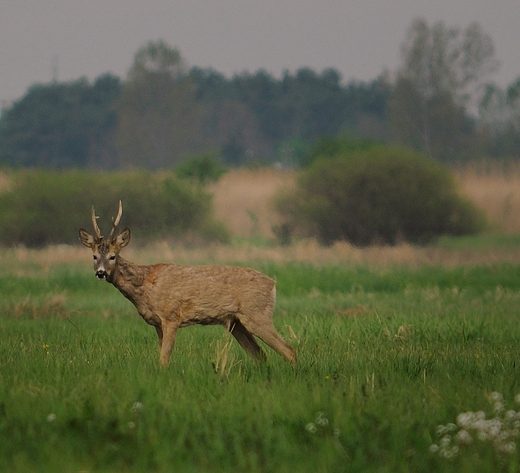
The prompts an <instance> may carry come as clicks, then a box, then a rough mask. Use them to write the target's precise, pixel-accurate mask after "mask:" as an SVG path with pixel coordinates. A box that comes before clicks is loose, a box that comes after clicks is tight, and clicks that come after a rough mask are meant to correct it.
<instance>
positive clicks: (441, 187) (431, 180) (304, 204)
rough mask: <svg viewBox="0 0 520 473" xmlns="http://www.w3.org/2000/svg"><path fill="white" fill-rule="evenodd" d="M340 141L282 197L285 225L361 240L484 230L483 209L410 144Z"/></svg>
mask: <svg viewBox="0 0 520 473" xmlns="http://www.w3.org/2000/svg"><path fill="white" fill-rule="evenodd" d="M338 142H339V143H338V144H337V145H336V146H332V145H330V144H329V145H328V146H327V147H325V149H324V152H325V154H324V155H322V156H321V157H317V158H315V161H314V163H313V164H312V165H311V166H310V167H309V168H307V169H306V170H305V171H303V172H302V173H301V175H300V176H299V178H298V181H297V187H296V189H295V190H294V191H293V190H290V191H286V190H284V192H283V194H282V195H281V196H279V197H278V201H277V207H278V210H279V211H280V213H281V214H282V216H283V217H284V218H285V223H284V224H283V225H285V227H284V228H288V229H290V230H292V231H294V232H295V233H300V234H302V233H303V234H304V235H306V236H312V237H315V238H317V239H318V240H319V241H320V242H322V243H325V244H330V243H333V242H334V241H338V240H347V241H349V242H351V243H353V244H355V245H360V246H365V245H370V244H374V243H380V244H391V245H393V244H395V243H398V242H402V241H408V242H412V243H426V242H429V241H431V240H432V239H434V238H436V237H439V236H442V235H468V234H473V233H476V232H478V231H480V230H482V229H483V227H484V216H483V214H482V213H481V212H479V211H478V210H477V208H476V207H475V206H474V205H473V204H471V203H470V202H469V201H468V200H466V199H464V198H462V197H461V196H460V195H459V193H458V191H457V187H456V182H455V179H454V177H453V176H452V174H451V173H450V172H449V171H448V170H447V169H445V168H444V167H442V166H441V165H439V164H438V163H436V162H434V161H432V160H430V159H427V158H425V157H424V156H423V155H421V154H419V153H415V152H410V151H408V150H406V149H401V148H395V147H394V148H392V147H387V146H384V145H374V144H370V143H369V144H363V143H362V145H363V146H361V145H359V147H358V146H354V147H349V146H348V143H347V144H345V145H342V144H341V141H340V140H338ZM355 144H356V143H355ZM356 145H357V144H356ZM328 148H330V151H328ZM351 149H352V150H351ZM278 233H281V232H278Z"/></svg>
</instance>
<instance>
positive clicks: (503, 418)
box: [430, 391, 520, 459]
mask: <svg viewBox="0 0 520 473" xmlns="http://www.w3.org/2000/svg"><path fill="white" fill-rule="evenodd" d="M490 398H491V402H492V403H493V410H494V412H495V417H494V418H492V419H487V418H486V414H485V412H483V411H478V412H462V413H461V414H459V415H458V416H457V425H455V424H447V425H439V426H438V427H437V430H436V434H437V437H438V438H439V440H438V442H437V443H434V444H433V445H430V452H432V453H437V454H439V455H440V456H441V457H443V458H447V459H451V458H453V457H455V456H456V455H457V454H458V453H459V452H460V448H461V446H464V445H469V444H471V443H473V441H474V440H475V439H477V440H479V441H481V442H490V443H491V444H492V445H493V447H494V449H495V451H496V452H498V453H500V454H511V453H513V452H514V451H515V450H516V439H517V437H519V436H520V408H519V409H518V410H516V411H515V410H513V409H509V410H506V407H505V404H504V398H503V396H502V394H501V393H499V392H496V391H495V392H493V393H491V396H490ZM515 402H516V403H517V404H520V394H517V395H516V397H515Z"/></svg>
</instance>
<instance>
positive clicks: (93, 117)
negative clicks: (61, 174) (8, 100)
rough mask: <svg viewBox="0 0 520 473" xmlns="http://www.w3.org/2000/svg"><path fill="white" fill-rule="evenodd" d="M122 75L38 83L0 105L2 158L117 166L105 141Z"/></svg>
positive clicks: (14, 161)
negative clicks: (15, 98)
mask: <svg viewBox="0 0 520 473" xmlns="http://www.w3.org/2000/svg"><path fill="white" fill-rule="evenodd" d="M120 91H121V83H120V80H119V79H118V78H117V77H115V76H112V75H109V74H106V75H103V76H100V77H99V78H98V79H96V80H95V81H94V83H93V84H90V83H89V82H88V81H87V80H86V79H80V80H77V81H74V82H67V83H51V84H39V85H34V86H33V87H31V88H30V89H29V90H28V92H27V94H26V95H25V96H24V97H22V98H21V99H20V100H18V101H16V102H15V103H13V105H12V106H11V107H9V108H7V109H5V110H3V111H2V115H1V118H0V163H1V164H6V165H10V166H17V167H24V166H28V167H34V166H42V167H54V168H63V167H92V168H99V167H115V166H116V165H117V155H116V152H115V150H114V148H113V146H110V145H109V143H110V142H111V140H112V136H113V133H114V130H115V126H116V122H117V117H116V113H115V111H114V103H115V101H116V100H117V98H118V97H119V94H120Z"/></svg>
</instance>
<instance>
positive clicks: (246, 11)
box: [0, 0, 520, 104]
mask: <svg viewBox="0 0 520 473" xmlns="http://www.w3.org/2000/svg"><path fill="white" fill-rule="evenodd" d="M417 17H423V18H425V19H426V20H427V21H428V23H429V24H433V23H434V22H436V21H439V20H442V21H444V22H445V24H446V25H448V26H459V27H461V28H465V27H466V26H468V25H469V24H470V23H471V22H473V21H478V22H479V23H480V24H481V25H482V28H483V29H484V31H485V32H486V33H488V34H489V35H490V36H491V37H492V39H493V41H494V44H495V48H496V57H497V59H498V60H499V61H500V64H501V67H500V69H499V71H498V73H496V74H495V75H494V76H493V77H491V78H490V79H493V80H494V81H496V82H497V83H498V84H499V85H500V86H502V87H504V86H506V85H509V84H511V83H512V82H513V81H514V80H516V79H517V78H518V77H520V58H519V55H518V45H520V28H519V27H518V25H519V24H520V2H518V1H516V2H511V1H504V0H498V1H496V2H493V3H491V2H488V1H486V0H473V1H471V0H458V1H457V0H452V1H447V0H438V1H437V2H435V4H433V2H431V1H426V0H395V1H393V2H388V1H384V0H377V1H374V0H372V1H370V0H368V1H366V2H363V3H358V2H354V1H352V0H348V1H339V0H331V1H329V2H326V3H325V2H320V1H317V0H300V1H297V0H285V1H284V2H278V1H276V0H264V1H263V2H254V1H247V2H245V1H239V0H220V1H215V0H193V1H190V2H189V3H188V2H186V3H184V2H183V3H180V2H179V3H177V2H171V1H168V0H152V1H150V2H146V3H141V2H138V1H136V0H130V1H129V0H125V1H123V0H88V1H87V0H75V1H74V2H66V1H64V0H41V1H39V2H34V1H31V0H18V1H17V2H16V3H14V2H13V3H10V2H9V3H7V2H3V3H2V4H1V5H0V103H4V104H6V103H8V102H9V101H12V100H15V99H17V98H20V97H21V96H23V95H24V93H25V92H26V90H27V88H28V87H30V86H31V85H33V84H35V83H48V82H50V81H51V80H52V79H57V80H58V81H69V80H75V79H79V78H81V77H87V78H88V79H90V80H92V79H94V78H96V77H98V76H99V75H101V74H103V73H107V72H109V73H112V74H115V75H117V76H119V77H121V78H125V77H126V74H127V71H128V69H129V68H130V66H131V64H132V61H133V56H134V54H135V53H136V51H137V50H138V49H139V48H140V47H142V46H143V45H145V44H146V43H147V42H148V41H155V40H159V39H162V40H164V41H165V42H166V43H168V44H169V45H170V46H172V47H176V48H178V49H179V51H180V52H181V54H182V56H183V58H184V59H185V60H186V61H187V63H188V65H189V66H190V67H192V66H198V67H202V68H208V67H211V68H213V69H215V70H216V71H218V72H220V73H223V74H225V75H226V76H228V77H230V76H232V75H233V74H237V73H240V72H243V71H248V72H255V71H257V70H259V69H264V70H266V71H267V72H269V73H270V74H273V75H274V76H276V77H279V76H280V75H281V74H282V72H283V71H284V70H289V71H291V72H293V71H295V70H297V69H299V68H301V67H310V68H312V69H314V70H316V71H318V72H320V71H322V70H323V69H326V68H329V67H332V68H335V69H337V70H338V71H339V72H340V73H341V74H342V77H343V81H344V82H348V81H351V80H361V81H370V80H373V79H376V78H377V77H378V75H380V74H381V73H383V72H384V71H385V70H388V71H395V69H396V68H397V67H398V65H399V60H400V46H401V44H402V42H403V41H404V39H405V37H406V31H407V28H408V27H409V26H410V23H411V21H412V20H413V19H414V18H417Z"/></svg>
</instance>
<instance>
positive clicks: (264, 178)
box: [209, 168, 295, 238]
mask: <svg viewBox="0 0 520 473" xmlns="http://www.w3.org/2000/svg"><path fill="white" fill-rule="evenodd" d="M294 176H295V173H294V172H291V171H277V170H275V169H271V168H260V169H234V170H232V171H230V172H229V173H227V174H225V175H224V176H223V177H222V178H221V179H220V180H219V181H218V182H217V183H216V184H214V185H213V186H211V187H210V188H209V191H210V192H212V193H213V194H214V197H213V202H214V204H215V213H216V217H217V218H218V219H220V220H222V221H223V222H224V223H225V224H226V226H227V227H228V229H229V230H230V231H231V233H232V234H233V235H236V236H238V237H245V238H249V237H268V238H271V237H273V232H272V227H273V226H274V225H276V224H278V223H279V217H278V215H277V214H276V212H275V211H274V210H273V208H272V206H271V200H272V197H273V196H274V195H275V194H276V192H278V190H279V189H281V188H283V187H287V186H292V185H293V184H294Z"/></svg>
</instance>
